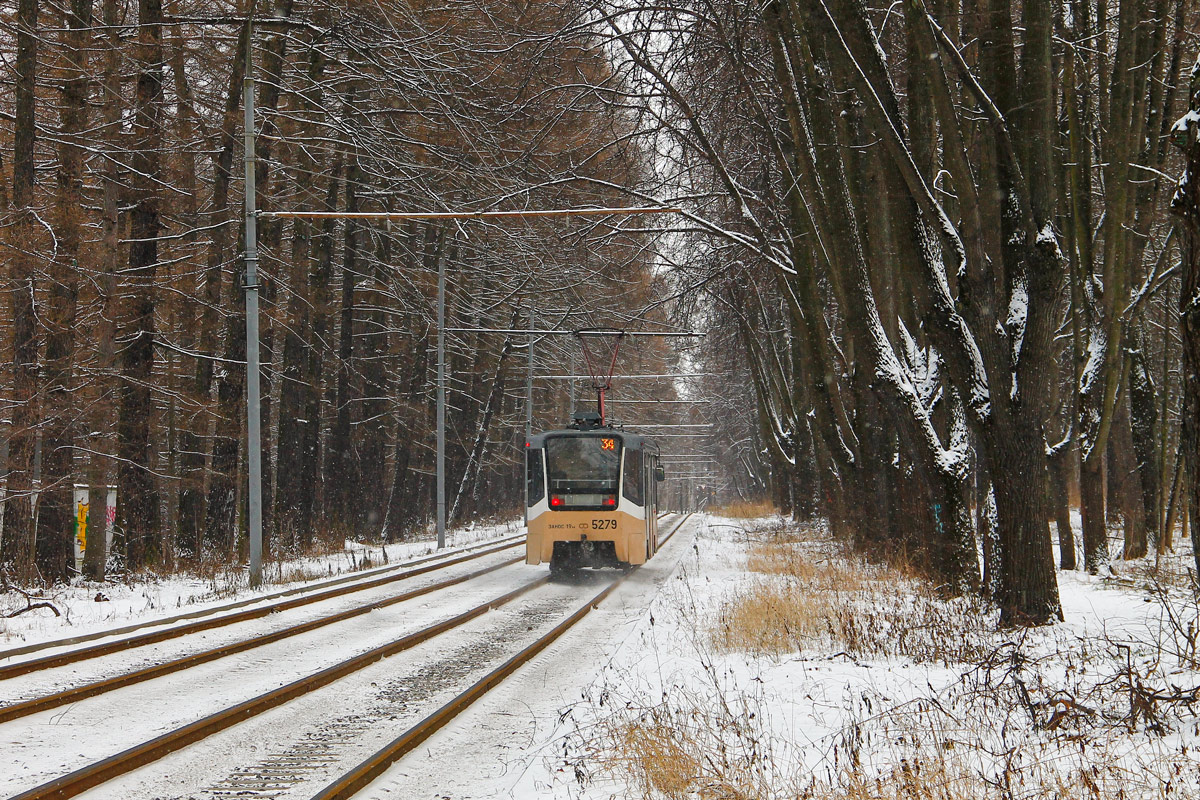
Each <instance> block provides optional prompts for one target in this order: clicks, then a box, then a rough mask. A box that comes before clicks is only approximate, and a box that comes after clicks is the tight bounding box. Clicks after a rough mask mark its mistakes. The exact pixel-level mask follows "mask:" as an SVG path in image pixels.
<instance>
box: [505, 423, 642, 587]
mask: <svg viewBox="0 0 1200 800" xmlns="http://www.w3.org/2000/svg"><path fill="white" fill-rule="evenodd" d="M525 448H526V458H525V465H526V469H525V476H526V513H527V520H528V522H527V525H528V537H527V539H526V544H525V563H527V564H542V563H549V564H550V572H551V574H558V573H570V572H574V571H575V570H577V569H580V568H583V567H627V566H633V565H637V564H644V563H646V561H647V560H648V559H649V558H650V557H651V556H653V555H654V552H655V551H656V550H657V549H658V483H659V481H661V480H662V479H663V471H662V467H661V466H660V465H659V460H658V447H657V445H655V444H654V442H653V440H651V439H647V438H646V437H644V436H639V435H637V434H634V433H627V432H625V431H618V430H613V429H612V428H606V427H598V426H588V425H586V424H583V425H577V426H576V427H574V428H571V429H567V430H561V431H547V432H546V433H542V434H539V435H537V436H533V437H531V438H530V440H529V441H528V442H526V445H525Z"/></svg>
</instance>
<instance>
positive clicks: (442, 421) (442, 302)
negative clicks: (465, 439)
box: [437, 258, 446, 550]
mask: <svg viewBox="0 0 1200 800" xmlns="http://www.w3.org/2000/svg"><path fill="white" fill-rule="evenodd" d="M437 330H438V333H437V350H438V352H437V546H438V549H439V550H440V549H441V548H443V547H445V546H446V259H444V258H439V259H438V288H437Z"/></svg>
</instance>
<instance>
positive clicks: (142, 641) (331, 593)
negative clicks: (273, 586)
mask: <svg viewBox="0 0 1200 800" xmlns="http://www.w3.org/2000/svg"><path fill="white" fill-rule="evenodd" d="M519 544H520V542H519V541H516V542H509V543H506V544H501V545H497V546H495V547H491V548H488V549H485V550H481V551H479V552H477V553H470V554H467V555H462V556H458V557H457V558H451V559H448V560H440V561H438V562H437V563H436V564H430V565H427V566H422V567H418V568H417V569H406V570H404V571H403V572H399V573H397V574H395V575H385V576H382V577H378V578H372V579H369V580H366V581H362V582H359V583H352V584H350V585H349V586H340V587H337V588H333V589H329V590H326V591H323V592H318V593H316V594H312V595H308V596H305V597H298V598H295V599H292V600H284V601H281V602H277V603H271V604H269V605H265V606H258V607H257V608H252V609H248V610H246V611H239V612H238V613H236V614H229V615H226V616H222V617H216V618H214V619H205V620H199V621H196V622H191V623H188V624H186V625H180V626H178V627H174V628H167V629H166V630H161V631H152V632H150V633H143V634H139V635H137V636H130V637H128V638H125V639H118V640H116V641H113V642H104V643H102V644H97V645H92V646H90V647H83V648H80V649H78V650H70V651H68V652H66V653H58V654H55V655H49V656H42V657H41V658H33V659H29V660H28V661H19V662H17V663H16V664H9V665H7V666H4V667H0V680H4V679H6V678H14V677H16V676H18V675H26V674H28V673H30V672H35V671H37V670H39V669H48V668H50V667H61V666H63V665H65V664H74V663H76V662H78V661H84V660H86V659H89V658H96V657H98V656H103V655H108V654H110V653H117V652H120V651H122V650H130V649H133V648H135V647H143V646H145V645H148V644H157V643H158V642H162V641H166V640H167V639H176V638H179V637H181V636H186V635H189V634H192V633H199V632H201V631H207V630H211V629H213V628H220V627H223V626H225V625H233V624H236V623H238V622H246V621H248V620H252V619H260V618H262V617H266V616H269V615H271V614H274V613H277V612H279V611H288V610H290V609H293V608H299V607H300V606H305V605H309V604H311V603H317V602H321V601H322V600H329V599H332V598H335V597H341V596H343V595H347V594H353V593H354V592H361V591H365V590H366V589H374V588H376V587H379V586H385V585H387V584H389V583H395V582H396V581H402V580H407V579H409V578H413V577H416V576H418V575H424V574H425V573H427V572H434V571H436V570H439V569H442V568H444V567H449V566H453V565H455V564H461V563H463V562H465V561H472V560H474V559H476V558H483V557H484V556H487V555H491V554H493V553H498V552H501V551H503V550H508V549H511V548H513V547H517V546H518V545H519Z"/></svg>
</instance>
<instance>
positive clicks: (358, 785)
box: [14, 514, 691, 800]
mask: <svg viewBox="0 0 1200 800" xmlns="http://www.w3.org/2000/svg"><path fill="white" fill-rule="evenodd" d="M690 516H691V514H687V515H685V516H684V517H683V519H681V520H680V521H679V522H678V524H676V525H675V527H674V528H672V529H671V533H670V534H669V535H668V536H667V537H666V538H665V539H663V543H665V542H667V541H668V540H670V539H671V537H672V536H674V535H675V533H676V532H677V531H678V530H679V529H680V528H682V527H683V524H684V523H685V522H687V520H688V517H690ZM631 574H632V572H627V573H625V574H624V575H622V576H620V577H619V578H617V579H616V580H615V581H613V582H612V583H611V584H609V585H608V586H607V587H605V588H604V589H603V590H601V591H600V592H599V593H598V594H596V595H595V596H594V597H592V598H591V599H590V600H588V602H587V603H585V604H584V605H583V606H581V607H580V608H579V609H578V610H576V611H575V613H573V614H571V616H569V617H567V618H566V619H565V620H563V621H562V622H560V623H559V624H558V625H556V626H555V627H554V628H553V629H552V630H550V631H549V632H548V633H546V634H544V635H543V636H541V637H540V638H539V639H538V640H537V641H535V642H533V644H531V645H529V646H528V647H526V648H525V649H523V650H521V652H519V653H517V654H516V655H515V656H513V657H512V658H510V659H508V660H507V661H505V662H504V663H503V664H501V665H500V666H499V667H497V668H496V669H494V670H492V671H491V672H490V673H488V674H487V675H486V676H484V677H483V678H481V679H480V680H478V681H476V682H475V683H474V684H472V685H471V687H470V688H469V689H467V690H466V691H465V692H463V693H462V694H460V695H458V696H457V697H455V698H454V699H453V700H451V701H450V702H448V703H446V704H445V705H444V706H442V707H441V708H439V709H438V710H437V711H435V712H433V713H432V714H430V715H429V716H427V717H425V719H423V720H421V721H420V722H418V723H417V724H416V725H414V726H412V727H411V728H409V729H408V730H407V731H405V732H404V733H402V734H400V735H399V736H398V737H396V738H395V739H393V740H392V741H391V742H390V743H389V744H387V745H385V746H384V747H383V748H381V749H380V750H378V751H376V752H375V753H374V754H373V755H371V756H370V757H369V758H368V759H366V760H365V761H363V762H361V763H360V764H359V765H358V766H356V767H354V769H352V770H350V771H349V772H347V773H345V774H344V775H342V776H341V777H340V778H338V779H337V780H336V781H334V782H333V783H331V784H329V785H328V786H326V787H325V788H324V789H322V790H321V791H320V792H318V793H317V794H315V795H313V798H312V800H347V798H350V797H352V796H354V794H355V793H357V792H359V791H361V790H362V789H363V788H365V787H366V786H367V785H368V784H369V783H371V781H373V780H375V779H376V778H378V777H379V776H380V775H382V774H383V773H384V772H385V771H386V770H387V769H388V768H389V767H390V766H391V765H392V764H393V763H395V762H396V761H397V760H399V759H400V758H401V757H403V756H404V755H405V754H406V753H408V752H410V751H411V750H412V749H413V748H415V747H417V746H418V745H419V744H421V742H423V741H425V740H426V739H428V738H429V737H430V736H432V735H433V734H434V733H436V732H437V731H439V730H441V729H442V728H444V727H445V726H446V725H447V724H449V723H450V721H451V720H453V719H454V718H455V717H456V716H458V715H459V714H460V713H461V712H462V711H464V710H466V709H467V708H468V707H470V706H471V705H472V704H473V703H475V701H477V700H478V699H479V698H481V697H483V696H484V695H485V694H487V692H488V691H490V690H491V689H493V688H495V687H496V686H497V685H498V684H500V683H501V682H502V681H503V680H504V679H505V678H507V677H508V676H510V675H512V674H513V673H514V672H516V671H517V670H518V669H520V668H521V667H522V666H524V665H525V664H527V663H529V662H530V661H531V660H533V658H534V657H535V656H536V655H537V654H538V653H540V652H542V651H543V650H545V649H546V648H547V647H549V646H550V645H551V644H552V643H553V642H554V641H556V640H557V639H558V638H559V637H560V636H562V635H563V634H564V633H566V632H567V631H568V630H570V629H571V628H572V627H574V626H575V625H576V624H577V623H578V622H579V621H580V620H581V619H583V618H584V617H585V616H587V614H588V612H590V611H591V610H592V609H593V608H596V607H597V606H599V605H600V603H601V602H602V601H603V600H604V599H605V598H607V597H608V596H609V595H610V594H612V592H613V591H614V590H615V589H616V588H617V587H618V586H620V585H621V584H622V583H623V582H624V581H625V579H626V578H628V577H629V576H630V575H631ZM14 800H18V799H17V798H14Z"/></svg>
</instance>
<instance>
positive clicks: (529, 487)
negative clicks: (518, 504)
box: [525, 448, 546, 506]
mask: <svg viewBox="0 0 1200 800" xmlns="http://www.w3.org/2000/svg"><path fill="white" fill-rule="evenodd" d="M525 481H526V485H525V491H526V493H527V496H528V499H527V500H526V503H527V504H528V505H531V506H532V505H534V504H535V503H537V502H538V501H539V500H541V499H542V498H543V497H545V496H546V474H545V471H544V470H543V469H542V451H541V450H540V449H535V448H529V449H528V450H526V451H525Z"/></svg>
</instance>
